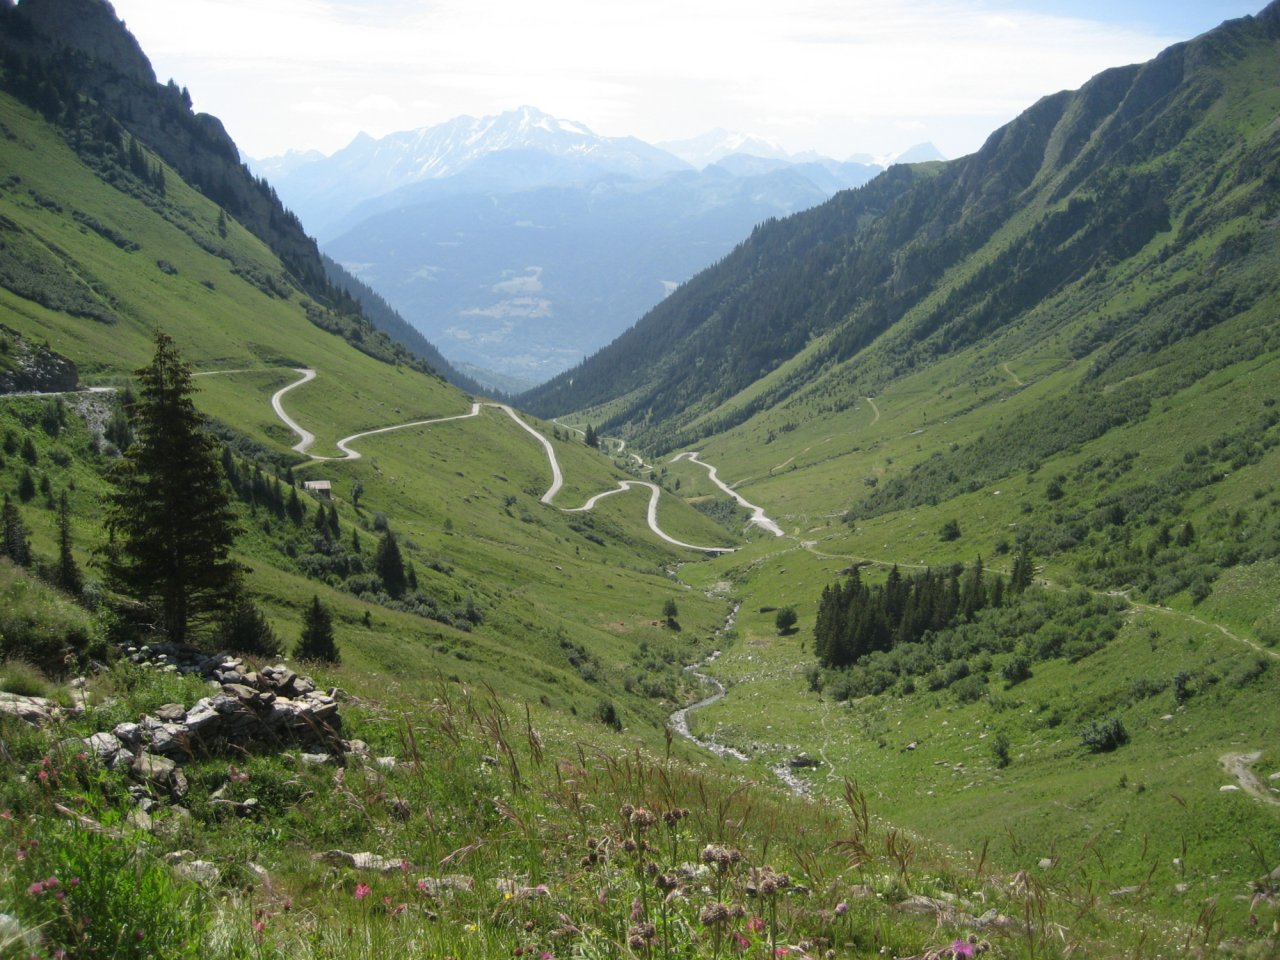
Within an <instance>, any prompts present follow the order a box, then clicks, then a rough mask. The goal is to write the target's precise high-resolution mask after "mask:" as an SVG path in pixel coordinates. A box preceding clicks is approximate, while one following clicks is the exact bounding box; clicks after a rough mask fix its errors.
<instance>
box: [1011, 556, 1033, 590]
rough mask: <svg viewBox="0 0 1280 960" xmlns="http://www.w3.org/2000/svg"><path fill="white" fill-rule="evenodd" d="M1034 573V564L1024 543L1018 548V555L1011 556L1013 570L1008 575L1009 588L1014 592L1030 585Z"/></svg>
mask: <svg viewBox="0 0 1280 960" xmlns="http://www.w3.org/2000/svg"><path fill="white" fill-rule="evenodd" d="M1035 574H1036V568H1035V564H1034V563H1032V562H1031V555H1030V554H1029V553H1027V548H1026V545H1025V544H1024V545H1023V546H1022V547H1021V548H1020V549H1019V550H1018V555H1017V556H1016V557H1014V558H1013V572H1012V574H1011V575H1010V577H1009V589H1010V590H1012V591H1013V592H1014V593H1021V592H1022V591H1023V590H1025V589H1027V587H1029V586H1031V581H1032V580H1033V579H1034V577H1035Z"/></svg>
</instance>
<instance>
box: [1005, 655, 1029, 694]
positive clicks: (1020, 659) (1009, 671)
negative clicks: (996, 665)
mask: <svg viewBox="0 0 1280 960" xmlns="http://www.w3.org/2000/svg"><path fill="white" fill-rule="evenodd" d="M1000 676H1002V677H1004V679H1005V681H1006V682H1007V683H1008V684H1009V686H1011V687H1012V686H1016V685H1017V684H1019V683H1021V682H1022V681H1023V680H1030V679H1031V661H1030V660H1028V659H1027V658H1026V657H1024V656H1023V655H1022V654H1020V653H1018V654H1014V655H1013V656H1012V657H1011V658H1010V659H1009V662H1008V663H1006V664H1005V665H1004V666H1003V667H1001V668H1000Z"/></svg>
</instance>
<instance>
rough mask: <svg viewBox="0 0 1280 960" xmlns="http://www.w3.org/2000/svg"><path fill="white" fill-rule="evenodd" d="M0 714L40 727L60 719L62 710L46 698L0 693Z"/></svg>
mask: <svg viewBox="0 0 1280 960" xmlns="http://www.w3.org/2000/svg"><path fill="white" fill-rule="evenodd" d="M0 713H3V714H8V715H9V716H11V717H17V718H18V719H19V720H23V721H26V722H27V723H30V724H32V725H34V726H37V727H42V726H45V725H46V724H50V723H53V722H54V721H55V720H57V719H58V718H59V717H61V716H62V708H61V707H60V706H58V704H56V703H54V702H53V701H52V700H49V699H47V698H46V697H23V696H19V695H18V694H16V693H6V692H4V691H0Z"/></svg>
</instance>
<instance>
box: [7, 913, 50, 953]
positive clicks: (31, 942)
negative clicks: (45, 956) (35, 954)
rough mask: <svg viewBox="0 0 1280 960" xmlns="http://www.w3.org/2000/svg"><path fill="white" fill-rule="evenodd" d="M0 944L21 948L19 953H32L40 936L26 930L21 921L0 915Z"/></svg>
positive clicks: (10, 916) (37, 933)
mask: <svg viewBox="0 0 1280 960" xmlns="http://www.w3.org/2000/svg"><path fill="white" fill-rule="evenodd" d="M0 943H3V944H4V945H5V946H13V947H21V948H22V949H21V950H20V951H18V950H15V953H14V955H15V956H17V954H18V953H19V952H22V953H25V952H28V951H34V950H35V949H36V948H37V947H38V946H39V945H40V934H39V932H38V931H36V930H27V929H26V928H24V927H23V926H22V921H21V920H19V919H18V918H17V917H15V916H12V915H10V914H7V913H0Z"/></svg>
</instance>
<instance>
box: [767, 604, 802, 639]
mask: <svg viewBox="0 0 1280 960" xmlns="http://www.w3.org/2000/svg"><path fill="white" fill-rule="evenodd" d="M797 619H798V618H797V617H796V609H795V607H783V608H782V609H781V610H779V611H778V615H777V616H776V617H775V618H774V621H773V622H774V626H776V627H777V628H778V633H780V634H783V635H786V634H788V633H790V632H791V631H792V629H793V628H794V627H795V625H796V620H797Z"/></svg>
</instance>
